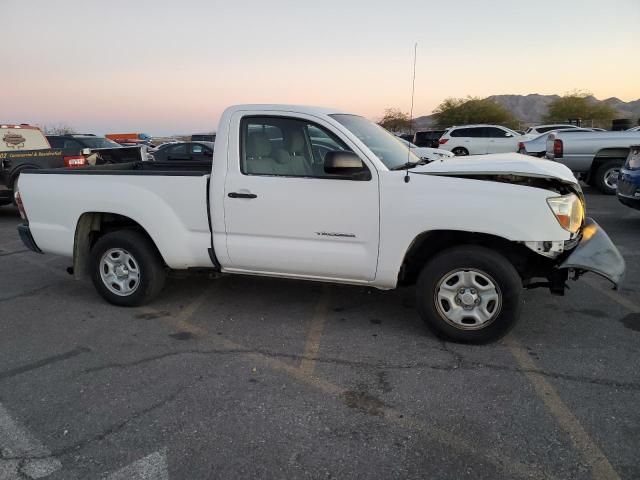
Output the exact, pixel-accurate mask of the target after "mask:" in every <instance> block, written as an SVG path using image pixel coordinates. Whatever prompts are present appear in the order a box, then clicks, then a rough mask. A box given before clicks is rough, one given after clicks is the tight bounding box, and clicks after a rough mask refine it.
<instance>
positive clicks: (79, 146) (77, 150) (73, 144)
mask: <svg viewBox="0 0 640 480" xmlns="http://www.w3.org/2000/svg"><path fill="white" fill-rule="evenodd" d="M47 140H49V143H50V144H51V147H52V148H59V149H61V150H62V152H63V154H64V155H65V156H71V157H74V156H78V155H81V154H82V152H83V150H85V149H87V148H88V149H90V150H91V151H92V152H99V154H100V155H99V156H100V158H99V161H98V163H127V162H136V161H139V160H140V159H141V158H144V155H143V154H142V153H141V150H140V148H141V146H140V145H138V146H133V147H125V146H122V145H120V144H119V143H116V142H114V141H113V140H110V139H108V138H105V137H99V136H97V135H93V134H91V133H85V134H76V133H74V134H70V135H47Z"/></svg>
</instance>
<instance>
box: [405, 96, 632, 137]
mask: <svg viewBox="0 0 640 480" xmlns="http://www.w3.org/2000/svg"><path fill="white" fill-rule="evenodd" d="M488 98H489V100H493V101H494V102H496V103H499V104H500V105H502V106H503V107H505V108H506V109H507V110H509V111H510V112H511V113H512V114H513V115H514V116H515V117H516V118H517V119H518V120H520V121H521V122H523V123H525V124H535V123H540V122H542V119H543V118H544V116H545V115H546V114H547V108H548V106H549V104H550V103H551V102H552V101H553V100H556V99H558V98H560V96H559V95H539V94H537V93H532V94H529V95H492V96H490V97H488ZM587 98H588V99H589V100H590V101H592V102H594V103H606V104H607V105H609V106H610V107H612V108H613V109H615V110H616V112H618V118H632V119H633V120H634V122H633V123H634V124H636V123H637V121H638V118H639V117H640V98H639V99H638V100H633V101H631V102H623V101H622V100H620V99H619V98H616V97H611V98H607V99H605V100H598V99H597V98H595V97H594V96H589V97H587ZM414 122H415V125H416V127H417V128H418V129H420V128H428V127H430V126H431V125H432V124H433V122H434V117H433V115H425V116H422V117H417V118H415V119H414Z"/></svg>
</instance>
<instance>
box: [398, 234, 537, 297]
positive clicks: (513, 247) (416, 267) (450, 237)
mask: <svg viewBox="0 0 640 480" xmlns="http://www.w3.org/2000/svg"><path fill="white" fill-rule="evenodd" d="M460 245H480V246H484V247H487V248H490V249H492V250H495V251H496V252H498V253H500V254H501V255H503V256H504V257H505V258H506V259H507V260H509V261H510V262H511V263H512V264H513V266H514V267H515V269H516V270H517V271H518V274H519V275H520V277H521V278H522V279H523V281H525V280H527V279H530V278H532V277H534V276H538V275H537V274H538V273H539V272H538V271H537V268H536V267H541V268H542V269H546V268H548V265H547V263H546V261H548V259H546V258H545V257H542V256H540V255H538V254H536V253H534V252H533V251H531V250H530V249H528V248H527V247H526V246H525V245H523V244H521V243H519V242H514V241H512V240H508V239H506V238H503V237H499V236H496V235H491V234H487V233H478V232H465V231H460V230H430V231H425V232H422V233H420V234H419V235H417V236H416V237H415V238H414V240H413V241H412V242H411V244H410V246H409V248H408V249H407V251H406V253H405V256H404V258H403V261H402V266H401V267H400V272H399V274H398V284H399V285H411V284H414V283H415V282H416V280H417V278H418V275H419V274H420V271H421V270H422V269H423V267H424V266H425V265H426V264H427V262H428V261H429V260H430V259H431V258H433V257H434V256H435V255H437V254H439V253H440V252H442V251H444V250H446V249H448V248H451V247H456V246H460Z"/></svg>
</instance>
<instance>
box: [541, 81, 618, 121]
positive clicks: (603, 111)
mask: <svg viewBox="0 0 640 480" xmlns="http://www.w3.org/2000/svg"><path fill="white" fill-rule="evenodd" d="M615 116H616V111H615V110H614V109H613V108H611V107H610V106H609V105H607V104H605V103H596V102H594V101H593V97H592V95H591V93H590V92H584V91H580V90H574V91H572V92H568V93H566V94H565V95H563V96H562V97H560V98H558V99H556V100H554V101H552V102H551V103H550V104H549V110H548V112H547V115H546V117H545V118H544V120H545V121H546V122H566V121H567V120H569V119H571V118H581V119H583V120H593V123H594V126H602V127H610V126H611V120H613V118H614V117H615Z"/></svg>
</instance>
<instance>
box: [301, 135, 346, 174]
mask: <svg viewBox="0 0 640 480" xmlns="http://www.w3.org/2000/svg"><path fill="white" fill-rule="evenodd" d="M307 132H308V134H309V140H310V141H311V149H312V151H313V164H314V166H317V167H318V169H322V170H323V171H324V157H325V155H326V154H327V152H331V151H335V150H343V151H348V150H349V149H348V148H347V146H346V145H345V144H344V143H342V142H341V141H340V140H338V139H337V138H335V137H333V136H331V135H329V133H327V132H326V131H325V130H323V129H321V128H319V127H316V126H315V125H307Z"/></svg>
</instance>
